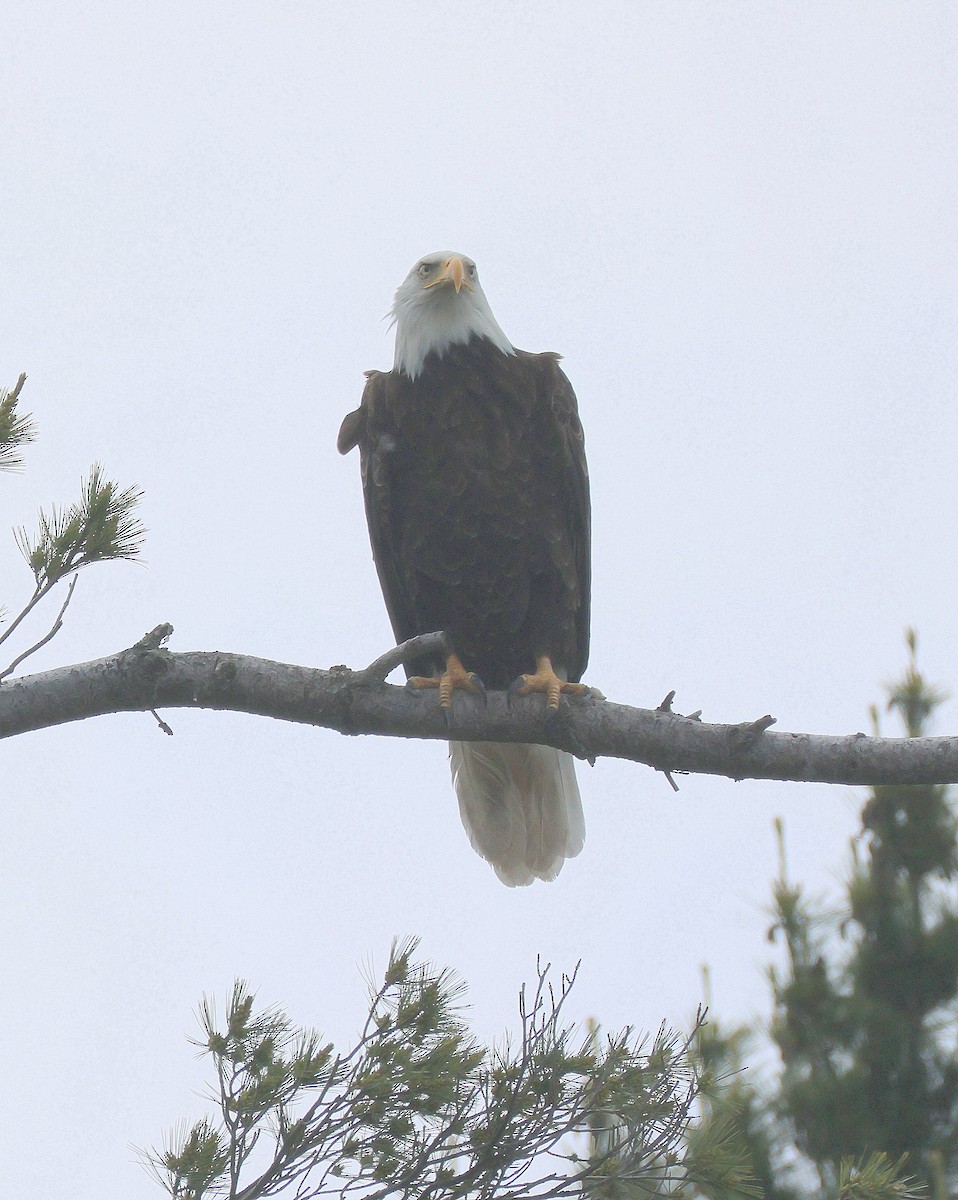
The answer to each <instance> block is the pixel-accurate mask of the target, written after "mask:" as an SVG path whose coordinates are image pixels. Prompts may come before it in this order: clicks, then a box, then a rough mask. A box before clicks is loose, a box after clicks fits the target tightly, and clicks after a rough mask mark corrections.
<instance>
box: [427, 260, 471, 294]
mask: <svg viewBox="0 0 958 1200" xmlns="http://www.w3.org/2000/svg"><path fill="white" fill-rule="evenodd" d="M446 283H451V284H452V286H453V287H454V288H455V289H456V292H457V293H459V292H461V291H462V289H463V288H468V289H469V291H472V284H471V283H470V282H469V280H468V279H467V278H466V264H465V263H464V262H463V261H462V259H461V258H459V257H458V256H457V255H455V254H454V255H453V256H452V257H451V258H447V259H446V261H445V262H444V263H443V264H442V270H441V271H440V272H439V274H438V275H437V276H436V278H435V279H430V280H429V282H428V283H427V284H426V287H427V288H430V287H436V286H437V284H446Z"/></svg>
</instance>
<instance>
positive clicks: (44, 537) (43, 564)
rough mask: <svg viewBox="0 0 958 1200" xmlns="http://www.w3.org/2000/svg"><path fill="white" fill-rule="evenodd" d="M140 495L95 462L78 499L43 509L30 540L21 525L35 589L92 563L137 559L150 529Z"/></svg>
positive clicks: (22, 545)
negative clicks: (138, 512)
mask: <svg viewBox="0 0 958 1200" xmlns="http://www.w3.org/2000/svg"><path fill="white" fill-rule="evenodd" d="M142 495H143V493H142V492H140V491H139V490H138V489H137V488H135V487H128V488H123V489H122V490H121V489H120V487H119V485H118V484H116V483H113V482H111V481H110V480H108V479H106V478H105V477H104V474H103V467H102V466H101V464H100V463H94V464H93V467H92V469H91V471H90V478H89V479H88V480H87V481H86V482H85V483H84V484H83V485H82V497H81V499H80V500H79V502H78V503H76V504H72V505H70V507H69V508H57V507H56V505H54V506H53V508H52V510H51V513H50V515H49V516H48V515H47V514H46V513H44V512H41V513H40V516H39V531H38V533H37V535H36V537H35V538H33V539H32V540H31V539H30V537H29V536H28V534H27V532H26V530H25V529H23V528H22V527H21V528H20V529H18V530H17V531H16V538H17V544H18V545H19V547H20V550H21V552H22V554H23V556H24V558H25V559H26V560H27V562H28V563H29V565H30V569H31V571H33V576H34V579H35V580H36V585H37V592H38V593H46V592H48V591H49V590H50V588H51V587H53V585H54V584H55V583H58V582H59V580H61V579H62V578H63V577H64V576H65V575H69V574H70V572H71V571H78V570H79V569H80V568H81V567H87V566H90V565H91V564H92V563H96V562H109V561H111V560H113V559H119V558H126V559H133V558H136V557H137V556H138V554H139V552H140V548H141V546H142V544H143V538H144V536H145V533H146V530H145V529H144V527H143V524H142V522H141V521H140V519H139V517H138V516H137V515H136V511H135V510H136V506H137V504H138V502H139V500H140V498H141V497H142ZM8 632H9V631H8Z"/></svg>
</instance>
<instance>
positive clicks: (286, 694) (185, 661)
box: [0, 625, 958, 785]
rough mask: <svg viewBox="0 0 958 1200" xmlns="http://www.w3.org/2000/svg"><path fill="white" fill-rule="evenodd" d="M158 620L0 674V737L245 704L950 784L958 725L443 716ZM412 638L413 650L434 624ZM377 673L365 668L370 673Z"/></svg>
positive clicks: (376, 689)
mask: <svg viewBox="0 0 958 1200" xmlns="http://www.w3.org/2000/svg"><path fill="white" fill-rule="evenodd" d="M171 632H172V629H171V627H170V626H168V625H162V626H159V627H158V628H157V629H156V630H154V631H153V633H151V634H147V635H146V636H145V637H144V638H143V639H141V641H140V642H139V643H138V644H137V645H135V646H133V647H131V648H130V649H129V650H124V651H121V652H120V653H119V654H113V655H109V656H108V657H106V658H101V659H97V660H95V661H93V662H88V663H80V664H77V665H75V666H69V667H61V668H59V669H57V670H54V671H46V672H44V673H42V674H38V675H31V676H25V677H23V678H20V679H8V680H4V681H3V682H2V684H0V737H12V736H15V735H16V734H20V733H26V732H28V731H29V730H33V729H45V728H48V727H50V726H52V725H60V724H63V723H65V722H68V721H80V720H84V719H86V718H87V717H94V716H103V715H105V714H108V713H115V712H151V711H153V710H157V709H168V708H203V709H217V710H222V711H232V712H245V713H251V714H254V715H259V716H264V717H274V718H276V719H278V720H283V721H294V722H297V723H300V724H306V725H315V726H319V727H322V728H326V729H335V730H338V731H339V732H340V733H344V734H348V735H355V734H361V733H364V734H378V735H385V736H390V737H408V738H426V739H433V740H437V741H448V739H449V738H450V736H452V737H455V738H456V739H458V740H460V741H498V742H536V743H540V744H542V745H548V746H555V747H557V748H558V749H560V750H568V751H569V752H570V753H572V754H574V755H576V756H577V757H579V758H584V759H588V760H595V759H596V758H600V757H610V758H622V759H628V760H630V761H632V762H639V763H645V764H646V765H648V766H650V767H654V768H655V769H656V770H658V771H663V772H670V773H672V774H673V775H674V774H679V773H691V774H707V775H722V776H726V777H727V778H730V779H782V780H795V781H805V782H818V783H842V784H868V785H873V784H878V783H956V782H958V737H934V738H881V737H866V736H865V734H863V733H854V734H850V735H847V736H827V735H815V734H800V733H775V732H770V731H769V726H770V724H772V722H773V718H771V717H769V716H765V717H760V718H758V719H757V720H754V721H745V722H742V723H740V724H733V725H727V724H723V725H717V724H709V723H707V722H705V721H702V720H700V719H698V718H697V717H696V718H695V719H692V718H690V717H684V716H681V715H680V714H678V713H675V712H672V711H671V709H670V708H669V710H668V711H666V710H665V709H663V708H661V707H660V708H659V709H642V708H632V707H628V706H626V705H624V704H614V703H611V702H608V701H603V700H600V699H598V698H597V697H596V696H590V697H585V698H583V699H577V698H573V697H570V698H566V699H563V702H562V705H561V707H560V709H559V712H558V713H557V714H556V715H555V716H554V717H552V718H551V719H549V718H547V717H546V716H545V714H544V710H543V705H542V702H541V697H538V696H524V697H518V698H516V699H514V700H513V702H512V704H511V705H510V704H509V703H508V701H507V698H506V695H505V693H501V692H490V693H489V695H488V698H487V704H485V705H483V704H482V703H481V701H480V700H478V699H477V698H476V697H471V696H464V695H461V694H457V695H456V699H455V709H454V716H453V723H452V727H451V728H450V727H449V726H448V725H447V724H446V721H445V720H444V718H443V715H442V712H441V710H440V709H439V707H438V705H437V704H436V702H435V694H434V693H430V694H428V695H426V694H423V693H410V692H408V691H407V690H406V689H405V688H402V687H395V686H392V685H390V684H387V683H381V684H379V683H377V684H374V685H372V686H371V685H370V684H369V683H368V678H369V675H368V672H369V668H366V670H363V671H352V670H350V669H349V668H348V667H344V666H337V667H333V668H331V669H330V670H328V671H327V670H320V669H317V668H310V667H300V666H295V665H292V664H288V663H278V662H272V661H269V660H267V659H261V658H252V657H250V656H249V655H244V654H229V653H222V652H219V651H213V652H202V651H197V652H191V653H185V654H174V653H171V652H170V651H168V650H165V649H163V648H162V644H163V642H164V641H165V640H166V639H167V638H168V637H169V635H170V633H171ZM426 636H427V639H428V640H427V641H426V642H423V641H421V640H420V639H414V640H413V641H412V642H411V643H408V644H407V645H406V646H405V647H404V649H403V654H404V656H405V657H406V658H407V659H408V658H413V659H414V658H415V657H417V656H421V655H422V654H423V650H424V646H426V645H428V646H435V644H436V642H435V638H436V636H437V635H433V634H429V635H426ZM377 673H378V672H373V674H374V675H375V674H377Z"/></svg>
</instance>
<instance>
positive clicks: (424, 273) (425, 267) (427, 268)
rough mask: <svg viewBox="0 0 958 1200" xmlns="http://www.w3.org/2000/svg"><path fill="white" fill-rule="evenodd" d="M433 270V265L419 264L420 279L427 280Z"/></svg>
mask: <svg viewBox="0 0 958 1200" xmlns="http://www.w3.org/2000/svg"><path fill="white" fill-rule="evenodd" d="M431 270H432V263H420V264H419V278H420V279H425V278H426V276H427V275H428V274H429V272H430V271H431Z"/></svg>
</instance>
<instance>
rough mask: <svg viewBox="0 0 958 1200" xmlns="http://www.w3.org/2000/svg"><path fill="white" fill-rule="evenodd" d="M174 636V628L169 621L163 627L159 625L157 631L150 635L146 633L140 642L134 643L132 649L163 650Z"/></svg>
mask: <svg viewBox="0 0 958 1200" xmlns="http://www.w3.org/2000/svg"><path fill="white" fill-rule="evenodd" d="M172 636H173V626H172V625H171V624H170V623H169V621H164V623H163V624H162V625H157V627H156V628H155V629H151V630H150V632H149V633H144V635H143V636H142V637H141V638H140V640H139V641H138V642H134V643H133V645H132V646H131V647H130V649H131V650H163V649H165V647H166V643H167V642H168V641H169V640H170V638H171V637H172Z"/></svg>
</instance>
